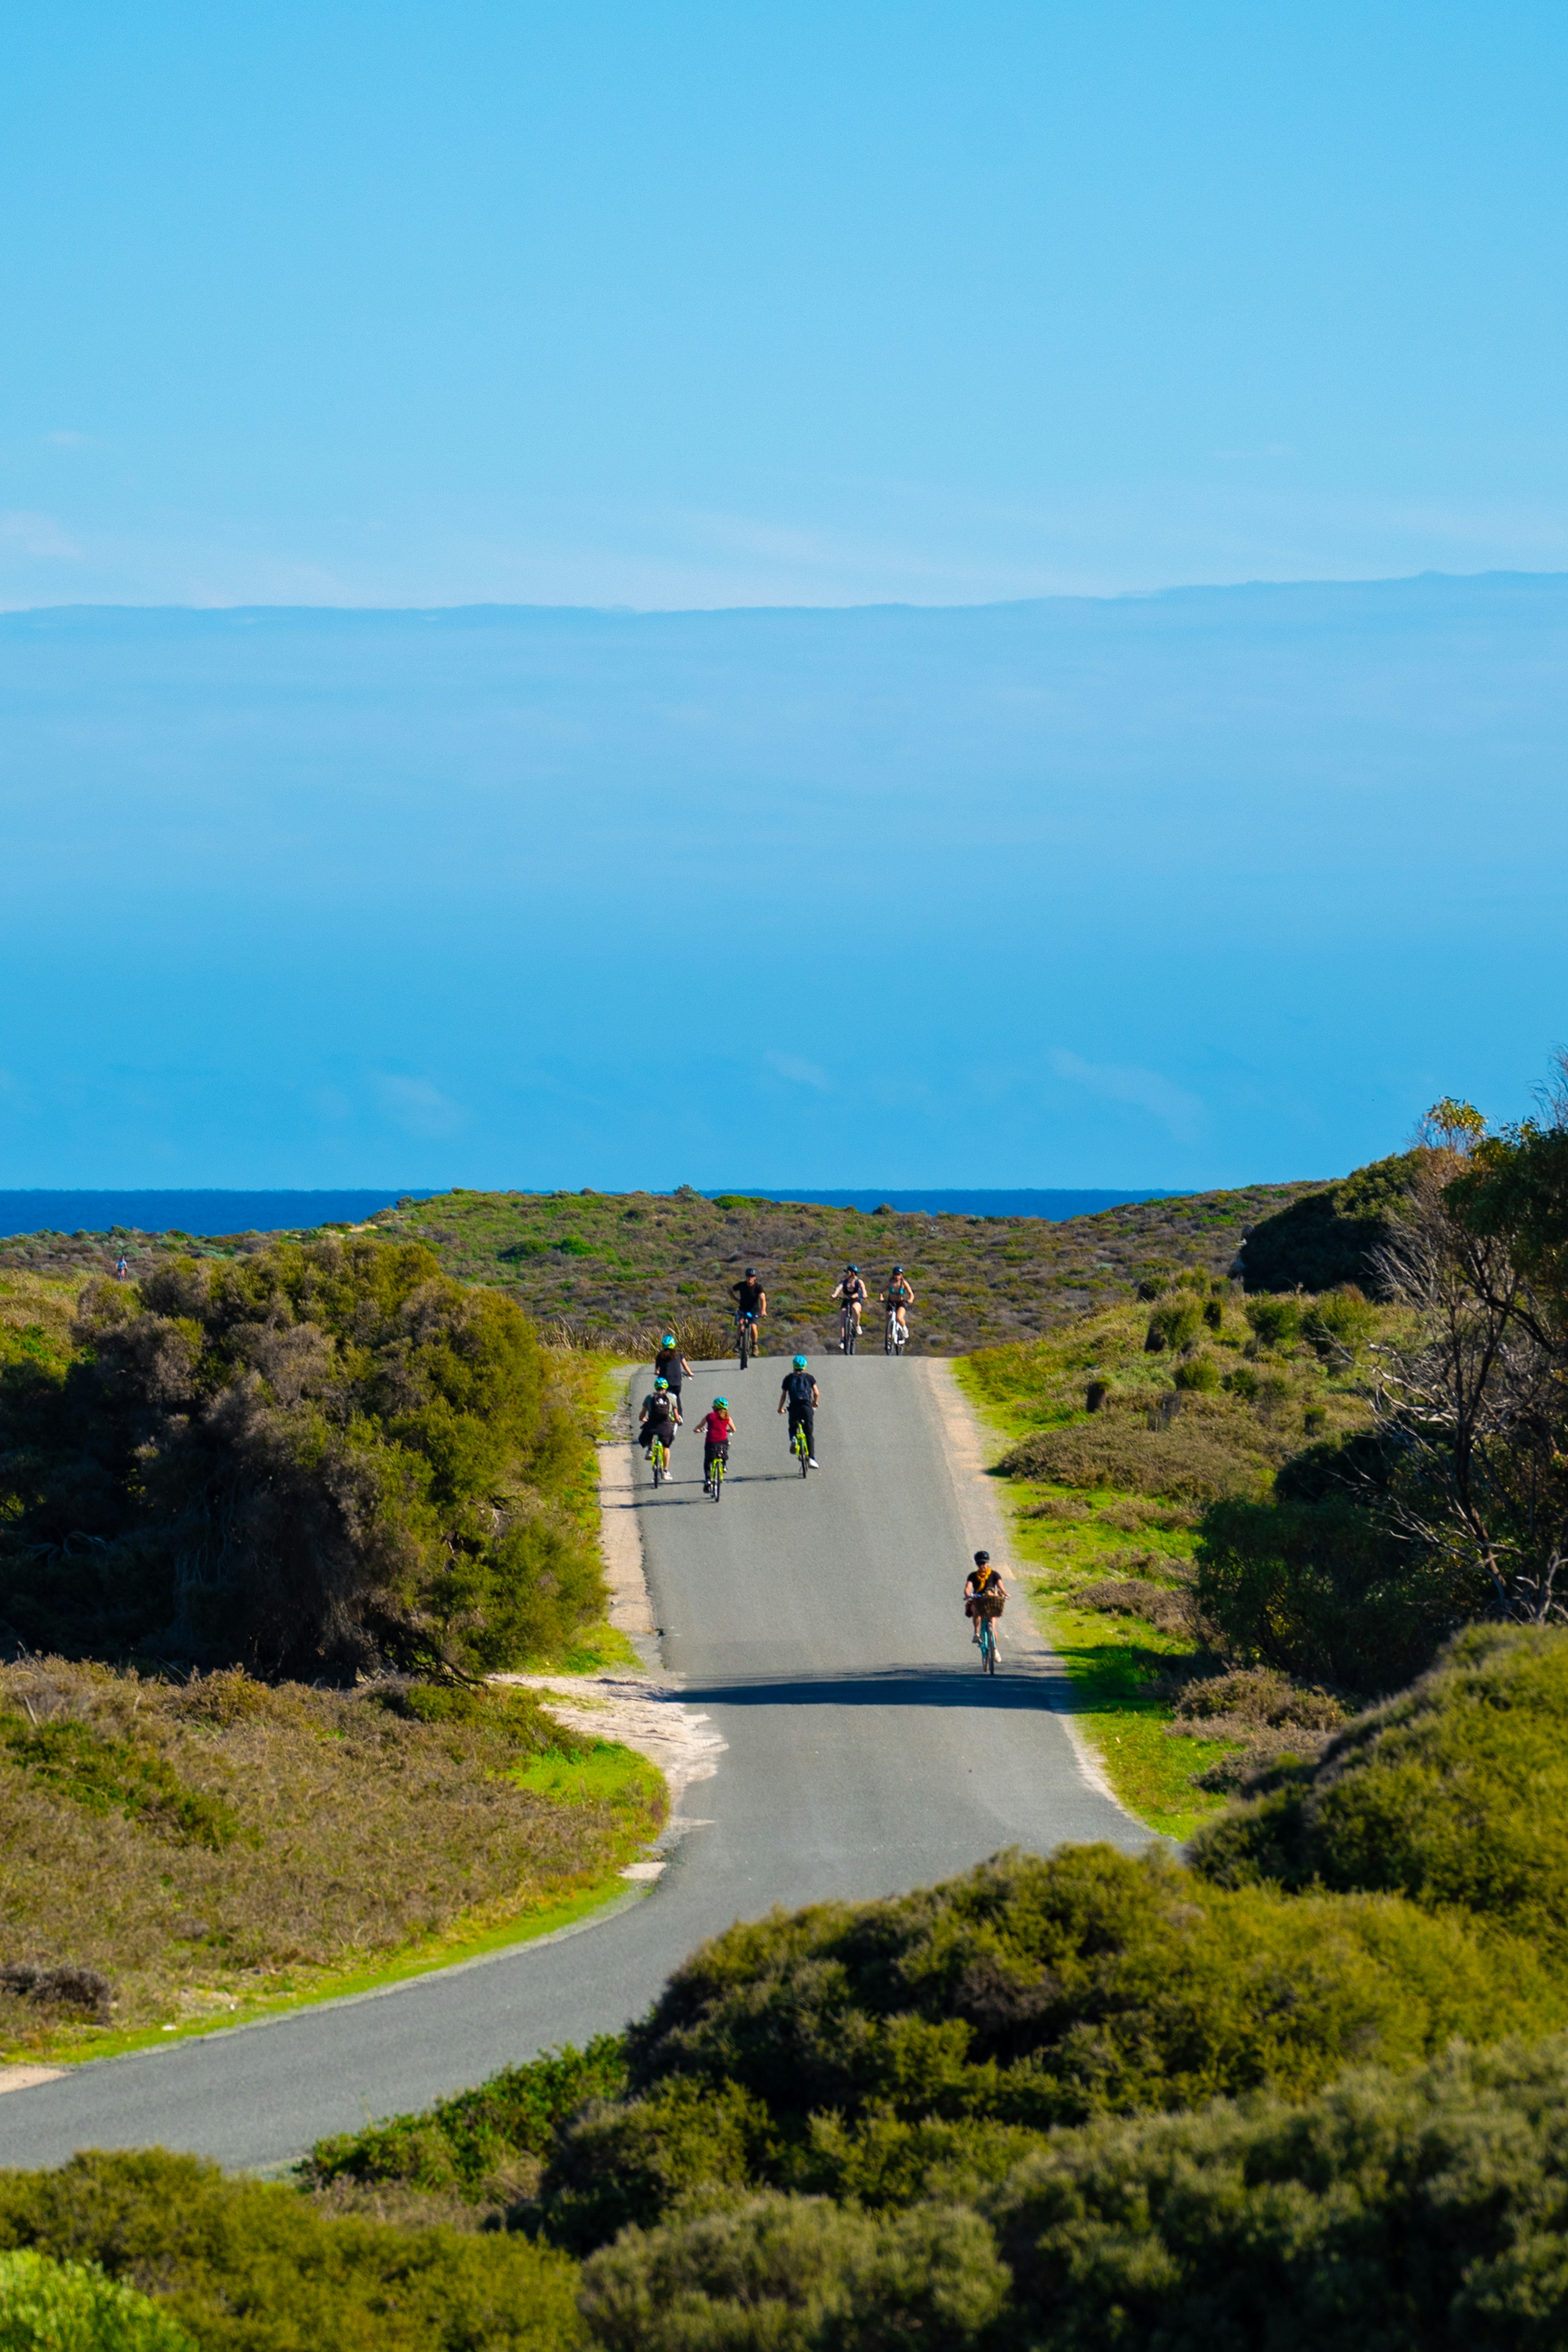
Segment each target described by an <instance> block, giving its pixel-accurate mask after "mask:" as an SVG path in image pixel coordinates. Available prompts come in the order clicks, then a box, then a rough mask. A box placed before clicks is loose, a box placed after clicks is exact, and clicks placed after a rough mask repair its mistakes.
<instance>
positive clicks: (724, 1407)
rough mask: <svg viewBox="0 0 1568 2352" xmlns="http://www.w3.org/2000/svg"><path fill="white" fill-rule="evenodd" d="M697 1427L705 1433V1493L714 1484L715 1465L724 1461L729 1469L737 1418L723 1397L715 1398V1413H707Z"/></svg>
mask: <svg viewBox="0 0 1568 2352" xmlns="http://www.w3.org/2000/svg"><path fill="white" fill-rule="evenodd" d="M697 1427H698V1428H699V1429H700V1430H701V1431H702V1433H703V1493H704V1494H705V1495H706V1493H707V1491H708V1489H709V1487H710V1486H712V1484H713V1465H714V1464H715V1463H716V1462H718V1461H722V1462H723V1464H724V1466H725V1468H726V1469H728V1467H729V1441H730V1439H731V1438H732V1437H733V1436H734V1435H735V1418H734V1415H733V1414H732V1413H731V1412H730V1409H729V1406H728V1404H727V1402H726V1400H725V1399H724V1398H723V1397H715V1399H714V1401H713V1411H712V1412H705V1413H704V1415H703V1417H702V1419H701V1420H700V1421H699V1422H698V1423H697Z"/></svg>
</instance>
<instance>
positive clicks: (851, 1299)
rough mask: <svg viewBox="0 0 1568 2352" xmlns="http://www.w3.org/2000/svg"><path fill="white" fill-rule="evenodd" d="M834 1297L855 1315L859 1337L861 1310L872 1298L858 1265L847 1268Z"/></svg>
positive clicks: (835, 1287)
mask: <svg viewBox="0 0 1568 2352" xmlns="http://www.w3.org/2000/svg"><path fill="white" fill-rule="evenodd" d="M833 1297H835V1298H837V1299H841V1301H842V1302H843V1304H844V1306H845V1307H848V1308H849V1309H850V1311H851V1313H852V1315H853V1317H854V1320H855V1331H856V1333H857V1335H858V1333H859V1331H860V1328H861V1308H862V1307H863V1306H865V1304H866V1303H867V1301H868V1300H869V1298H870V1297H871V1293H870V1291H869V1290H868V1289H867V1288H866V1286H865V1282H864V1279H863V1278H862V1274H861V1270H860V1268H859V1266H858V1265H846V1266H845V1268H844V1270H843V1273H842V1274H841V1276H840V1277H839V1280H838V1281H837V1282H836V1283H835V1284H834V1285H833Z"/></svg>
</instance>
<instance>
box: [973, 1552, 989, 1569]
mask: <svg viewBox="0 0 1568 2352" xmlns="http://www.w3.org/2000/svg"><path fill="white" fill-rule="evenodd" d="M990 1557H991V1555H990V1553H989V1552H988V1551H977V1553H976V1554H975V1566H976V1567H977V1568H984V1567H986V1566H987V1564H988V1561H989V1559H990Z"/></svg>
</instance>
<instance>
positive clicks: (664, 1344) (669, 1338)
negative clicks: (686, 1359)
mask: <svg viewBox="0 0 1568 2352" xmlns="http://www.w3.org/2000/svg"><path fill="white" fill-rule="evenodd" d="M674 1344H675V1335H674V1332H673V1331H666V1332H665V1334H664V1338H663V1339H661V1340H660V1342H659V1345H660V1347H661V1348H673V1347H674Z"/></svg>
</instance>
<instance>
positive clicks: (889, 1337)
mask: <svg viewBox="0 0 1568 2352" xmlns="http://www.w3.org/2000/svg"><path fill="white" fill-rule="evenodd" d="M908 1345H909V1334H908V1332H907V1331H906V1330H905V1329H904V1326H903V1324H902V1323H901V1322H900V1321H899V1319H898V1313H897V1309H896V1308H894V1307H889V1308H888V1310H887V1329H886V1332H885V1333H884V1334H883V1342H882V1352H883V1355H884V1356H902V1355H903V1353H904V1349H905V1348H906V1347H907V1346H908Z"/></svg>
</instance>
